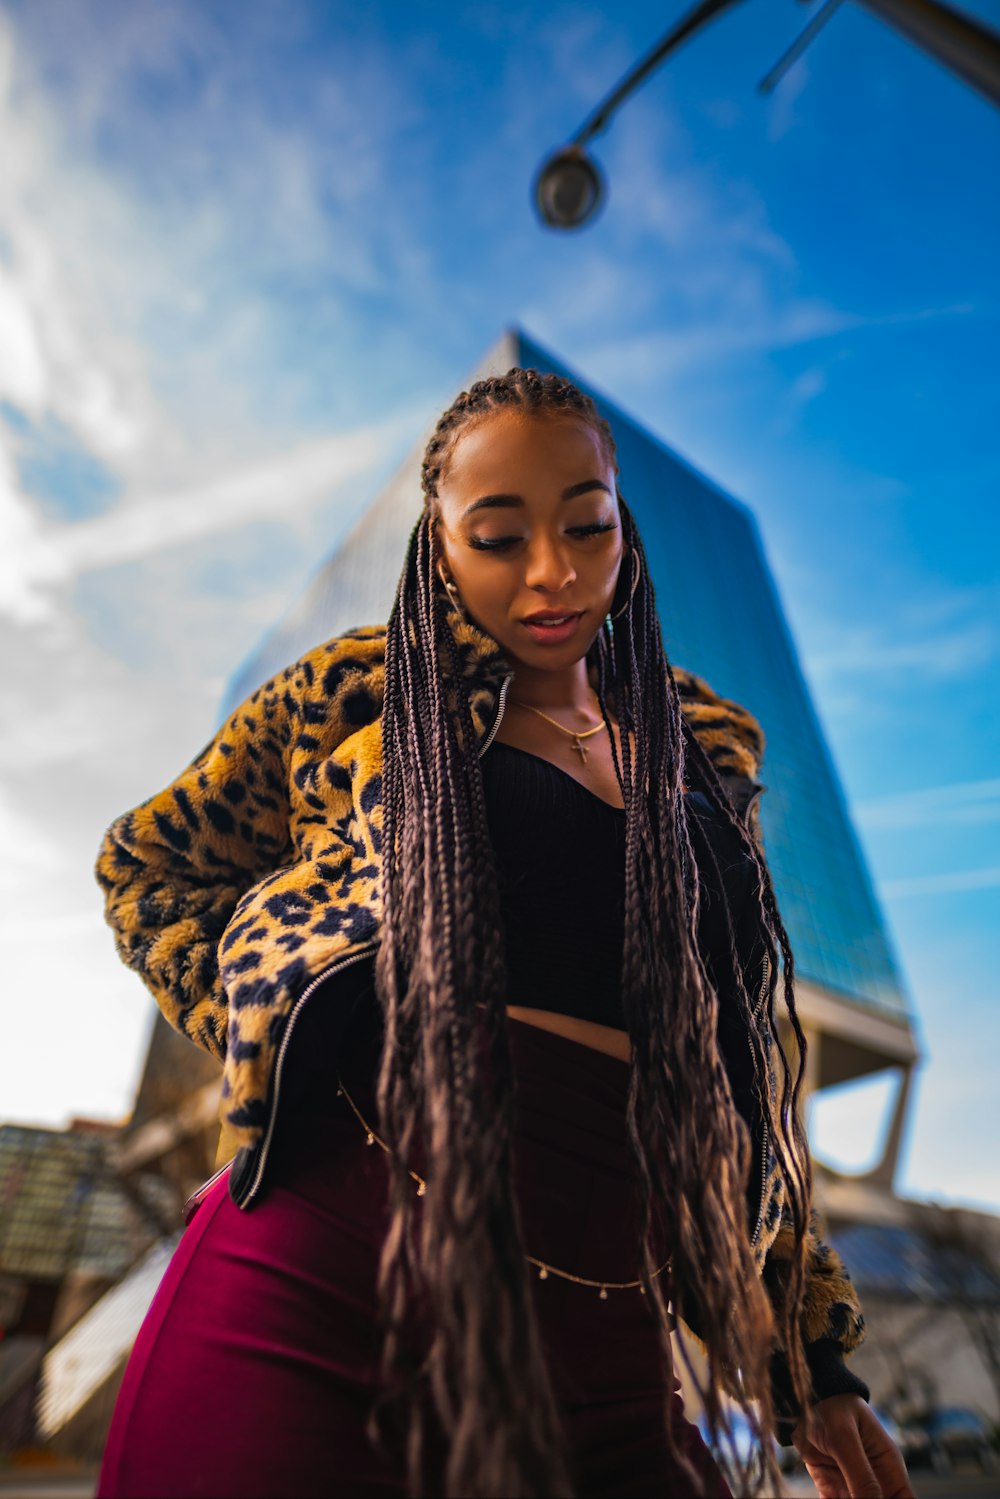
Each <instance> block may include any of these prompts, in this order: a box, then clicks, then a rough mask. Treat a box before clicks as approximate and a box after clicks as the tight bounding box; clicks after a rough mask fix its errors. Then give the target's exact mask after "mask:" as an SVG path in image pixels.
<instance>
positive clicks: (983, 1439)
mask: <svg viewBox="0 0 1000 1499" xmlns="http://www.w3.org/2000/svg"><path fill="white" fill-rule="evenodd" d="M902 1437H903V1441H902V1443H901V1451H902V1453H903V1457H904V1459H905V1461H906V1464H907V1466H908V1467H922V1466H924V1465H926V1466H927V1467H930V1468H932V1469H933V1470H934V1472H935V1473H950V1472H951V1470H952V1468H953V1466H954V1465H955V1463H956V1462H961V1461H962V1460H963V1459H968V1458H971V1459H973V1460H974V1461H976V1462H978V1463H979V1465H980V1467H981V1468H982V1470H983V1472H984V1473H995V1472H996V1471H997V1469H998V1468H1000V1459H998V1457H997V1452H996V1449H995V1447H994V1446H993V1441H992V1437H991V1434H990V1429H989V1426H988V1425H987V1423H986V1422H985V1421H984V1420H983V1418H982V1416H980V1415H979V1414H978V1413H977V1412H976V1411H972V1410H966V1409H963V1408H962V1407H960V1406H945V1407H942V1408H940V1409H938V1410H933V1411H926V1412H924V1413H923V1414H922V1415H921V1416H918V1417H917V1418H916V1419H915V1420H913V1421H909V1422H907V1424H906V1426H905V1427H904V1429H903V1432H902Z"/></svg>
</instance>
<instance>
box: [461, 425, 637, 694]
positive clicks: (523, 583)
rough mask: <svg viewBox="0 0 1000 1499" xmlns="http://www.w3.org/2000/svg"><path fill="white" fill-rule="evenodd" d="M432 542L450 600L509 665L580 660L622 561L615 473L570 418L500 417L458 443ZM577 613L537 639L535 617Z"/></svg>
mask: <svg viewBox="0 0 1000 1499" xmlns="http://www.w3.org/2000/svg"><path fill="white" fill-rule="evenodd" d="M438 502H439V515H440V522H439V525H438V536H439V546H440V549H441V550H442V551H443V553H444V557H445V565H446V568H447V571H448V572H449V573H450V574H451V576H452V578H453V579H454V580H455V584H456V586H457V588H458V592H459V595H460V597H461V600H462V603H463V604H464V606H465V609H466V611H467V612H468V614H469V615H470V616H471V617H472V618H473V619H474V620H475V622H476V623H477V624H478V625H480V627H481V628H482V629H484V630H485V631H486V632H487V634H489V635H492V636H493V638H494V639H495V640H496V641H497V642H498V643H499V645H500V646H501V648H502V649H503V651H504V652H505V654H506V655H508V656H509V657H510V658H511V659H512V660H515V661H520V662H523V663H524V664H525V665H530V666H532V667H536V668H538V667H542V668H544V667H555V668H558V667H562V668H565V667H566V666H567V665H568V664H569V663H571V662H574V661H578V660H580V659H581V658H582V657H583V656H585V655H586V653H587V651H588V650H589V648H590V645H591V643H592V641H593V640H594V638H595V637H596V635H597V633H598V631H599V630H600V628H601V624H602V622H603V620H604V617H605V615H606V614H607V613H608V610H609V608H610V606H611V600H612V598H613V597H614V592H615V584H616V582H617V580H618V571H619V568H620V566H621V561H622V554H623V538H622V529H621V515H620V512H619V509H618V500H617V497H616V494H615V473H614V468H613V466H612V464H611V463H610V462H609V461H608V460H607V458H606V457H605V456H604V453H603V450H602V447H601V442H600V439H599V438H598V435H597V433H596V432H595V431H594V429H593V428H592V427H591V426H590V425H589V424H588V423H586V422H584V421H582V420H581V419H579V418H572V419H571V418H568V417H561V416H560V417H555V418H553V417H550V416H547V415H545V414H544V413H536V414H527V413H525V412H522V411H516V410H506V411H500V412H496V413H491V414H490V415H489V416H488V417H486V418H482V419H480V420H479V421H477V422H476V424H475V425H474V426H472V427H471V428H470V429H469V430H468V431H467V432H464V433H463V434H462V435H461V437H459V439H458V441H457V443H456V444H455V447H454V449H453V450H452V455H451V458H450V460H449V461H448V463H447V465H446V468H445V472H444V475H443V477H442V478H441V479H440V480H439V482H438ZM546 609H548V610H558V611H559V612H560V613H563V612H565V613H567V614H569V613H575V612H576V611H580V618H578V619H577V620H576V622H575V624H574V625H573V626H572V628H571V630H570V631H569V633H568V634H566V633H565V632H562V631H560V632H558V634H556V635H553V636H552V637H551V638H550V639H548V638H545V637H542V638H537V636H536V634H535V633H534V632H533V631H532V630H530V629H529V628H528V627H527V625H526V624H525V623H524V620H525V617H526V616H528V615H532V614H536V613H537V612H538V611H539V610H546Z"/></svg>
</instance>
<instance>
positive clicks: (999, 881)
mask: <svg viewBox="0 0 1000 1499" xmlns="http://www.w3.org/2000/svg"><path fill="white" fill-rule="evenodd" d="M878 888H879V894H880V895H881V896H882V898H883V899H884V900H903V899H906V897H908V896H911V895H958V894H962V893H963V892H965V891H969V890H996V889H998V888H1000V864H997V865H994V866H993V867H992V868H990V869H959V870H955V871H953V872H951V873H948V872H942V873H941V874H926V875H911V876H909V877H907V878H906V879H900V880H885V881H884V882H883V883H882V884H880V885H879V887H878Z"/></svg>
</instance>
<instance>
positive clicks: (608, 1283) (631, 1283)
mask: <svg viewBox="0 0 1000 1499" xmlns="http://www.w3.org/2000/svg"><path fill="white" fill-rule="evenodd" d="M341 1096H343V1097H344V1098H346V1099H347V1102H348V1103H349V1104H350V1106H351V1109H352V1110H353V1112H354V1115H355V1117H356V1119H357V1120H358V1122H359V1123H360V1125H361V1127H362V1129H363V1130H364V1131H365V1144H366V1145H381V1147H382V1149H383V1150H384V1151H385V1153H386V1154H387V1155H391V1154H392V1151H391V1150H390V1149H389V1147H388V1145H387V1144H386V1143H385V1141H384V1140H382V1139H380V1138H379V1136H378V1135H377V1134H376V1133H375V1131H374V1130H373V1129H372V1127H371V1125H370V1124H369V1123H368V1122H367V1120H365V1119H363V1118H362V1115H361V1111H360V1109H359V1108H358V1106H357V1104H356V1103H355V1102H354V1099H353V1098H352V1097H351V1095H350V1094H349V1093H348V1091H347V1089H346V1088H345V1087H344V1084H343V1083H342V1082H341V1079H340V1077H339V1075H338V1077H337V1097H338V1098H339V1097H341ZM406 1169H407V1173H408V1174H409V1175H410V1176H412V1178H413V1180H414V1181H415V1182H416V1184H417V1196H418V1197H424V1196H425V1195H426V1193H427V1183H426V1181H425V1180H424V1178H423V1177H422V1176H419V1175H418V1174H417V1172H416V1171H410V1169H409V1167H407V1168H406ZM525 1259H527V1260H528V1262H529V1264H532V1265H535V1266H537V1268H538V1279H539V1280H548V1278H549V1276H550V1275H558V1276H560V1277H561V1278H562V1279H563V1280H571V1281H574V1282H575V1284H576V1285H578V1286H596V1287H598V1288H599V1292H600V1298H601V1300H602V1301H607V1299H608V1292H609V1291H630V1290H632V1289H633V1288H634V1287H636V1286H638V1288H639V1294H640V1296H645V1294H646V1287H645V1286H644V1285H643V1283H642V1281H641V1280H588V1279H587V1277H586V1276H584V1275H572V1274H571V1273H570V1271H569V1270H560V1269H559V1268H558V1266H556V1265H549V1264H546V1262H545V1260H539V1259H536V1258H535V1256H534V1255H533V1254H528V1255H525ZM669 1264H670V1260H669V1259H666V1260H664V1262H663V1264H662V1265H661V1266H660V1268H659V1270H654V1271H653V1279H655V1278H656V1276H657V1275H659V1274H660V1273H661V1272H662V1271H664V1270H665V1269H666V1268H667V1266H668V1265H669Z"/></svg>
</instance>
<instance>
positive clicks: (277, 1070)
mask: <svg viewBox="0 0 1000 1499" xmlns="http://www.w3.org/2000/svg"><path fill="white" fill-rule="evenodd" d="M513 678H514V673H513V672H508V673H507V675H506V676H505V677H504V679H503V682H502V683H501V686H500V703H499V708H498V711H497V716H496V718H495V719H494V720H493V725H492V727H491V729H490V732H489V734H488V735H487V737H486V739H485V741H484V742H483V745H482V747H481V748H480V750H479V757H480V759H481V758H482V756H483V755H484V754H485V753H486V751H487V750H488V749H489V747H490V745H491V744H492V743H493V739H494V736H495V735H496V731H497V729H498V728H499V727H500V720H501V718H502V717H503V713H504V704H505V700H506V697H507V689H508V687H509V686H510V684H511V682H512V681H513ZM377 946H378V943H377V942H368V943H366V944H365V946H364V947H361V948H358V949H357V951H356V952H353V953H352V954H351V956H350V957H349V958H345V959H343V960H342V961H338V962H336V963H331V965H330V967H329V968H325V969H324V970H323V972H322V973H320V974H318V975H317V976H316V978H314V979H313V980H312V981H311V982H310V984H309V985H308V987H307V988H305V989H304V990H303V991H302V993H301V994H300V995H299V997H298V999H297V1000H296V1001H295V1004H294V1006H293V1007H292V1013H291V1014H290V1015H289V1017H288V1024H287V1025H286V1026H285V1032H284V1035H283V1036H282V1038H281V1044H280V1046H279V1047H278V1055H277V1057H276V1058H275V1063H274V1091H273V1093H272V1095H271V1109H270V1113H269V1115H268V1121H267V1131H266V1133H265V1135H264V1139H263V1141H262V1142H261V1146H260V1155H259V1156H258V1158H257V1169H256V1171H255V1172H254V1178H253V1181H252V1182H251V1184H250V1187H249V1188H248V1190H247V1192H246V1193H245V1194H244V1196H243V1197H242V1198H241V1199H240V1202H239V1206H240V1207H241V1208H245V1207H249V1205H250V1203H251V1202H252V1201H253V1199H254V1198H255V1197H256V1195H257V1193H258V1191H259V1190H260V1184H261V1181H262V1180H263V1177H264V1169H265V1167H266V1165H267V1157H268V1154H269V1152H270V1149H271V1141H272V1139H273V1137H274V1126H275V1123H276V1121H277V1117H278V1093H279V1091H280V1088H281V1078H282V1073H283V1071H284V1063H285V1056H286V1054H287V1052H288V1047H289V1045H290V1043H291V1039H292V1031H293V1029H294V1027H295V1022H296V1020H297V1019H298V1018H299V1015H300V1014H301V1013H302V1010H303V1008H304V1006H305V1003H306V1000H307V999H308V998H309V997H310V995H311V994H313V993H315V991H316V990H317V989H318V988H319V986H320V984H322V983H323V982H324V980H325V979H328V978H329V977H330V975H331V974H332V973H336V972H338V971H339V970H340V969H341V968H349V967H350V965H351V964H352V963H354V962H356V961H358V959H360V958H363V957H366V956H367V955H368V954H369V953H371V952H373V951H374V950H375V948H376V947H377ZM223 1169H226V1168H225V1167H224V1168H223ZM220 1174H221V1173H219V1172H216V1176H218V1175H220ZM214 1180H215V1177H213V1178H212V1181H214Z"/></svg>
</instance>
